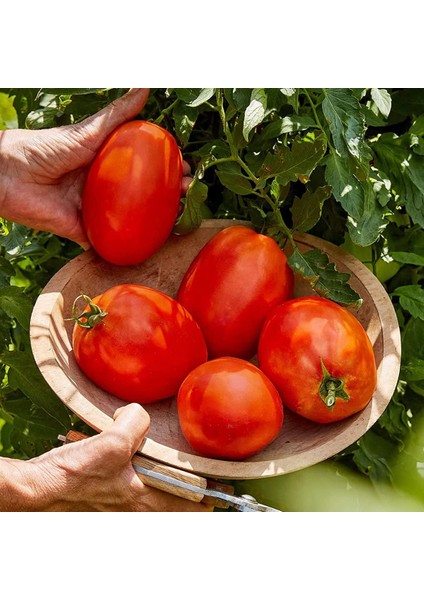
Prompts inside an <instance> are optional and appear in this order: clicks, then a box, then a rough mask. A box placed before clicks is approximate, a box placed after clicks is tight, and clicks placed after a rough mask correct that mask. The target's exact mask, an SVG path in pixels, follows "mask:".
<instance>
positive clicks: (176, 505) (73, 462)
mask: <svg viewBox="0 0 424 600" xmlns="http://www.w3.org/2000/svg"><path fill="white" fill-rule="evenodd" d="M149 423H150V419H149V416H148V414H147V412H146V411H145V410H144V409H143V408H142V407H141V406H140V405H139V404H128V405H126V406H123V407H122V408H120V409H118V410H117V411H116V413H115V415H114V422H113V424H112V426H111V427H110V428H109V429H108V430H105V431H103V432H102V433H100V434H99V435H95V436H93V437H90V438H87V439H84V440H81V441H79V442H73V443H71V444H66V445H64V446H61V447H59V448H54V449H53V450H50V452H47V453H46V454H43V455H42V456H40V457H37V458H34V459H32V460H29V461H26V462H25V463H23V462H22V461H20V462H21V463H22V464H21V467H22V473H23V474H24V477H25V478H26V482H27V484H29V485H30V487H31V489H32V506H31V507H30V510H35V511H114V512H118V511H121V512H128V511H131V512H132V511H139V512H191V511H196V512H208V511H209V512H210V511H211V508H210V507H207V506H206V505H204V504H201V503H196V502H190V501H188V500H183V499H182V498H178V497H176V496H173V495H171V494H167V493H165V492H162V491H159V490H156V489H154V488H151V487H149V486H146V485H144V484H143V483H142V482H141V481H140V479H139V478H138V476H137V474H136V472H135V471H134V468H133V467H132V464H131V458H132V456H133V454H134V453H135V451H136V450H137V449H138V447H139V446H140V444H141V442H142V441H143V439H144V437H145V436H146V434H147V431H148V428H149Z"/></svg>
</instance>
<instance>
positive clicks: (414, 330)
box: [402, 318, 424, 364]
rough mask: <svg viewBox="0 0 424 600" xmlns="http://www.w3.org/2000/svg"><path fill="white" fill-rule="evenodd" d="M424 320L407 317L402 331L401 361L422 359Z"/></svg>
mask: <svg viewBox="0 0 424 600" xmlns="http://www.w3.org/2000/svg"><path fill="white" fill-rule="evenodd" d="M423 340H424V321H423V320H422V319H414V318H412V319H409V320H408V322H407V324H406V325H405V327H404V329H403V331H402V363H404V364H407V363H408V362H412V361H414V360H415V359H420V360H423V361H424V344H423Z"/></svg>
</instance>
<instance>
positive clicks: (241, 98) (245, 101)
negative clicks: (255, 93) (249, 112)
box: [233, 88, 252, 110]
mask: <svg viewBox="0 0 424 600" xmlns="http://www.w3.org/2000/svg"><path fill="white" fill-rule="evenodd" d="M251 97H252V90H250V89H248V88H234V89H233V101H234V104H235V106H236V108H237V109H238V110H244V109H245V108H246V107H247V106H248V105H249V102H250V99H251Z"/></svg>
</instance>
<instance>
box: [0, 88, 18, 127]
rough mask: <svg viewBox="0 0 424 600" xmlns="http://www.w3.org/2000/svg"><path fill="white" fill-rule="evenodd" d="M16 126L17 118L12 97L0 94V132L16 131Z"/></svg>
mask: <svg viewBox="0 0 424 600" xmlns="http://www.w3.org/2000/svg"><path fill="white" fill-rule="evenodd" d="M17 126H18V116H17V114H16V110H15V107H14V106H13V97H12V98H10V97H9V96H8V95H7V94H3V93H0V130H1V129H16V127H17Z"/></svg>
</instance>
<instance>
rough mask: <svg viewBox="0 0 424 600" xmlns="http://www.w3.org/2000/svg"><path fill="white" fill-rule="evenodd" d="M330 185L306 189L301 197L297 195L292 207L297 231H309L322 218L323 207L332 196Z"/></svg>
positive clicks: (294, 227)
mask: <svg viewBox="0 0 424 600" xmlns="http://www.w3.org/2000/svg"><path fill="white" fill-rule="evenodd" d="M330 194H331V188H330V186H328V185H326V186H322V187H318V188H317V189H316V190H314V191H311V190H306V192H305V193H304V194H303V195H302V196H301V197H300V198H299V197H298V196H295V198H294V200H293V205H292V208H291V213H292V218H293V229H295V230H297V231H309V230H310V229H312V227H313V226H314V225H316V224H317V223H318V221H319V219H320V218H321V213H322V207H323V204H324V202H325V200H327V199H328V198H329V197H330Z"/></svg>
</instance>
